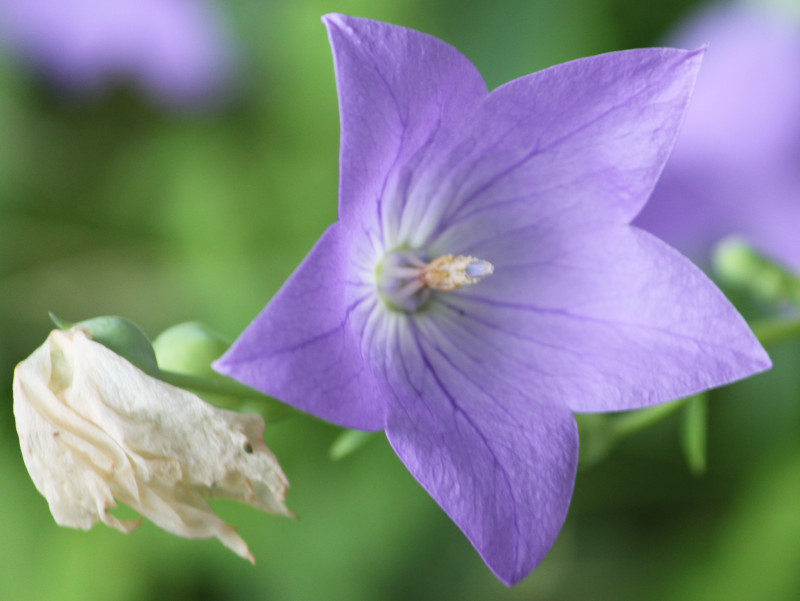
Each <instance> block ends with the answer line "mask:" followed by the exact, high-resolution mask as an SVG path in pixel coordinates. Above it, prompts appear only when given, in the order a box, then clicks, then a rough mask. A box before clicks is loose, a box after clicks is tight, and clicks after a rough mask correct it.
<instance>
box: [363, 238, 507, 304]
mask: <svg viewBox="0 0 800 601" xmlns="http://www.w3.org/2000/svg"><path fill="white" fill-rule="evenodd" d="M493 272H494V265H492V264H491V263H489V261H484V260H483V259H477V258H475V257H469V256H466V255H442V256H441V257H437V258H436V259H434V260H433V261H430V262H426V261H425V260H424V259H422V258H421V257H420V255H419V254H418V253H415V252H413V251H409V250H398V251H393V252H391V253H388V254H387V255H386V256H385V257H384V259H383V261H382V262H381V264H380V265H379V266H378V271H377V276H378V290H379V291H380V293H381V296H382V297H383V300H384V301H385V302H386V304H387V305H389V306H391V307H394V308H396V309H400V310H403V311H416V310H417V309H419V308H420V307H422V306H423V305H425V304H426V303H427V302H428V300H429V299H430V297H431V294H432V293H433V292H434V291H435V290H455V289H457V288H461V287H462V286H466V285H467V284H476V283H477V282H480V281H481V280H482V279H483V278H485V277H486V276H487V275H491V274H492V273H493Z"/></svg>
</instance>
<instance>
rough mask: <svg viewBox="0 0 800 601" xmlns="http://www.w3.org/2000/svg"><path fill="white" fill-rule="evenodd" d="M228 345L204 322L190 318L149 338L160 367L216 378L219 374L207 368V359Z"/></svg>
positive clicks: (209, 361) (218, 353)
mask: <svg viewBox="0 0 800 601" xmlns="http://www.w3.org/2000/svg"><path fill="white" fill-rule="evenodd" d="M229 346H230V343H229V342H228V341H227V340H225V339H224V338H223V337H222V336H221V335H219V334H217V333H216V332H214V331H213V330H211V329H209V328H208V326H206V325H204V324H202V323H197V322H192V321H189V322H185V323H180V324H178V325H175V326H172V327H171V328H168V329H166V330H164V331H163V332H161V334H159V335H158V336H157V337H156V339H155V340H154V341H153V348H154V349H155V353H156V357H157V358H158V365H159V366H160V367H161V369H164V370H167V371H174V372H177V373H182V374H193V375H197V376H214V377H217V378H221V377H223V376H220V375H219V374H218V373H217V372H215V371H214V370H213V369H212V368H211V363H212V361H215V360H216V359H218V358H219V357H220V355H222V353H224V352H225V351H226V350H228V347H229Z"/></svg>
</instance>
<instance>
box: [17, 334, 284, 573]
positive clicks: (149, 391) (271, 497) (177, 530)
mask: <svg viewBox="0 0 800 601" xmlns="http://www.w3.org/2000/svg"><path fill="white" fill-rule="evenodd" d="M14 415H15V418H16V422H17V432H18V433H19V438H20V445H21V448H22V455H23V458H24V460H25V465H26V466H27V468H28V471H29V472H30V475H31V478H32V479H33V482H34V484H35V485H36V488H37V489H38V490H39V492H41V493H42V495H44V497H45V498H46V499H47V502H48V503H49V505H50V511H51V512H52V514H53V517H54V518H55V520H56V522H57V523H58V524H60V525H62V526H71V527H74V528H82V529H88V528H91V527H92V526H93V525H94V524H95V523H97V521H98V520H101V521H103V522H104V523H106V524H108V525H109V526H112V527H114V528H117V529H119V530H122V531H123V532H130V531H131V530H133V529H134V528H136V527H137V526H138V522H129V521H122V520H119V519H118V518H116V517H115V516H114V515H112V514H111V513H109V510H110V509H113V508H114V507H116V501H119V502H122V503H125V504H126V505H129V506H130V507H132V508H134V509H135V510H137V511H138V512H139V513H141V514H142V515H143V516H145V517H147V518H148V519H150V520H152V521H153V522H154V523H156V524H157V525H159V526H160V527H162V528H164V529H165V530H168V531H169V532H172V533H174V534H178V535H180V536H185V537H188V538H209V537H212V536H216V537H217V538H219V539H220V541H222V543H223V544H224V545H225V546H227V547H228V548H230V549H231V550H233V551H234V552H235V553H237V554H238V555H240V556H242V557H244V558H246V559H249V560H250V561H253V557H252V555H251V554H250V552H249V550H248V548H247V545H246V544H245V542H244V541H243V540H242V539H241V538H240V537H239V535H238V534H236V531H235V530H234V529H233V528H232V527H231V526H229V525H228V524H226V523H225V522H224V521H223V520H221V519H220V518H219V517H217V515H216V514H214V512H213V511H212V510H211V508H210V507H209V506H208V503H207V502H206V499H207V498H212V497H224V498H230V499H235V500H238V501H242V502H244V503H248V504H250V505H253V506H254V507H258V508H259V509H263V510H265V511H269V512H273V513H279V514H283V515H290V512H289V510H288V509H287V508H286V506H285V505H284V503H283V499H284V495H285V492H286V489H287V487H288V482H287V480H286V477H285V476H284V474H283V472H282V471H281V468H280V466H279V465H278V462H277V460H276V459H275V456H274V455H273V454H272V453H271V452H270V451H269V449H268V448H267V446H266V444H265V443H264V440H263V433H264V421H263V419H262V418H261V416H259V415H255V414H249V415H242V414H239V413H234V412H232V411H225V410H221V409H217V408H215V407H212V406H211V405H209V404H207V403H205V402H204V401H202V400H201V399H200V398H199V397H197V396H196V395H194V394H191V393H189V392H187V391H185V390H182V389H180V388H176V387H174V386H171V385H169V384H165V383H164V382H161V381H160V380H157V379H155V378H152V377H150V376H148V375H147V374H145V373H144V372H142V371H141V370H139V369H138V368H136V367H134V366H133V365H132V364H131V363H129V362H128V361H126V360H125V359H123V358H121V357H120V356H118V355H116V354H115V353H113V352H112V351H110V350H109V349H107V348H106V347H104V346H103V345H101V344H98V343H96V342H93V341H92V340H90V339H89V337H88V336H87V334H86V333H85V332H84V331H82V330H80V329H77V328H76V329H73V330H70V331H60V330H56V331H53V332H52V333H51V334H50V336H49V337H48V339H47V341H46V342H45V344H44V345H42V346H41V347H39V348H38V349H37V350H36V351H35V352H34V353H33V354H32V355H31V356H30V357H29V358H28V359H26V360H25V361H23V362H22V363H20V364H19V365H18V366H17V368H16V370H15V372H14ZM115 499H116V501H115Z"/></svg>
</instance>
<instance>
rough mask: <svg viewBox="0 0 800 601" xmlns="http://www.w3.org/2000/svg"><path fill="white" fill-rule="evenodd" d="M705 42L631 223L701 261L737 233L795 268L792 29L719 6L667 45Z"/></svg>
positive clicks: (798, 217)
mask: <svg viewBox="0 0 800 601" xmlns="http://www.w3.org/2000/svg"><path fill="white" fill-rule="evenodd" d="M705 42H709V43H710V45H709V48H708V56H707V58H706V61H705V62H704V64H703V70H702V72H701V74H700V77H699V78H698V82H697V90H696V92H695V94H694V96H693V98H692V102H691V105H690V108H689V110H688V112H687V118H686V123H685V124H684V126H683V128H682V130H681V134H680V136H679V139H678V143H677V144H676V147H675V150H674V152H673V153H672V156H671V158H670V161H669V163H668V165H667V167H666V169H665V170H664V173H663V175H662V176H661V179H660V181H659V183H658V186H657V187H656V189H655V192H654V193H653V197H652V198H651V200H650V202H649V203H648V204H647V207H646V208H645V209H644V211H643V212H642V214H641V216H640V217H639V218H637V220H636V224H637V225H640V226H641V227H643V228H645V229H647V230H649V231H651V232H653V233H655V234H656V235H658V236H659V237H661V238H663V239H664V240H666V241H667V242H669V243H670V244H674V245H675V246H676V247H678V248H679V249H680V250H682V251H684V252H686V253H687V254H689V255H690V256H692V257H694V258H696V259H697V260H698V261H700V262H704V263H705V262H707V261H708V256H709V251H710V249H711V247H712V246H713V244H714V243H716V242H717V241H718V240H719V239H720V238H722V237H723V236H726V235H729V234H736V235H740V236H742V237H744V238H746V239H747V240H748V241H749V242H750V243H752V244H754V245H755V246H757V247H758V248H759V249H760V250H762V251H763V252H766V253H767V254H770V255H772V256H773V257H775V258H777V259H779V260H781V261H783V262H784V263H786V264H787V265H791V266H792V267H794V268H795V269H800V234H798V225H800V27H798V25H797V24H796V23H792V22H789V21H786V20H781V19H780V18H779V17H778V16H777V15H774V14H767V13H764V12H760V11H757V10H756V9H754V8H751V7H744V6H724V7H715V8H713V9H710V10H706V11H704V12H702V13H701V14H700V15H699V16H697V17H696V18H695V19H694V20H692V21H691V22H690V23H689V25H688V26H687V27H685V28H684V29H683V31H682V32H681V33H680V34H679V35H678V36H677V37H675V38H674V39H673V40H672V43H673V44H675V45H677V46H681V47H685V48H686V47H688V48H692V47H695V46H696V45H697V44H699V43H705Z"/></svg>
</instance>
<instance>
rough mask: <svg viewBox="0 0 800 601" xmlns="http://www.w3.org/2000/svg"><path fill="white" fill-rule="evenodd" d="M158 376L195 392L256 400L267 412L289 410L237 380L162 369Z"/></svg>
mask: <svg viewBox="0 0 800 601" xmlns="http://www.w3.org/2000/svg"><path fill="white" fill-rule="evenodd" d="M158 377H159V379H161V380H162V381H164V382H166V383H167V384H172V385H173V386H177V387H178V388H184V389H187V390H193V391H195V392H208V393H212V394H220V395H224V396H228V397H234V398H237V399H241V400H242V401H258V402H259V404H263V405H264V409H265V410H266V412H267V413H269V414H273V413H274V414H275V415H283V414H285V413H286V412H287V411H291V408H290V407H289V406H288V405H284V404H283V403H281V402H280V401H277V400H276V399H273V398H272V397H269V396H267V395H265V394H262V393H260V392H258V391H257V390H253V389H252V388H250V387H249V386H245V385H243V384H239V382H236V381H235V380H231V379H230V378H224V377H218V378H210V377H206V376H198V375H193V374H179V373H177V372H174V371H165V370H163V369H162V370H160V371H159V376H158Z"/></svg>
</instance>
